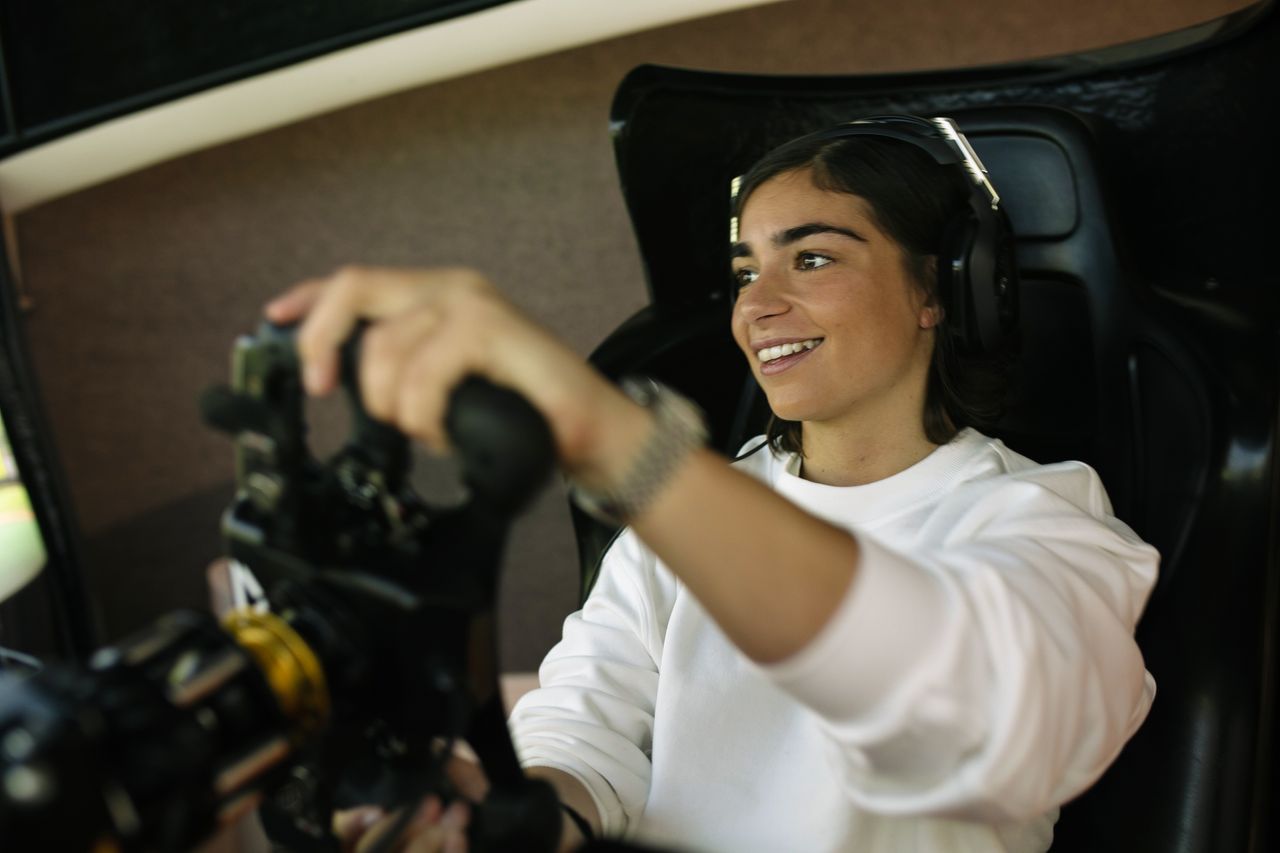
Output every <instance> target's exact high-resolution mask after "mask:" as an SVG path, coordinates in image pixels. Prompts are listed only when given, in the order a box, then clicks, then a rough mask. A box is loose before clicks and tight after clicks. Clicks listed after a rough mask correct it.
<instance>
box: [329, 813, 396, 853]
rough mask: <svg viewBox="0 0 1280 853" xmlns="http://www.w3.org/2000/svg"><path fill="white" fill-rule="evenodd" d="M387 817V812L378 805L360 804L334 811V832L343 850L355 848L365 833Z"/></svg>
mask: <svg viewBox="0 0 1280 853" xmlns="http://www.w3.org/2000/svg"><path fill="white" fill-rule="evenodd" d="M385 817H386V812H384V811H383V810H382V809H380V808H378V807H377V806H360V807H358V808H354V809H346V810H344V811H339V812H334V814H333V827H332V828H333V834H334V835H336V836H338V841H340V842H341V843H342V849H343V850H346V851H350V850H354V849H355V846H356V844H357V843H358V842H359V841H360V839H361V838H362V837H363V836H364V835H365V833H367V832H368V831H369V829H370V828H371V827H373V826H374V825H375V824H376V823H377V822H378V821H380V820H382V819H383V818H385Z"/></svg>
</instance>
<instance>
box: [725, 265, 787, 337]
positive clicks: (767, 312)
mask: <svg viewBox="0 0 1280 853" xmlns="http://www.w3.org/2000/svg"><path fill="white" fill-rule="evenodd" d="M790 308H791V303H790V302H789V301H788V300H787V298H786V288H785V284H784V283H783V282H782V281H781V279H780V278H779V277H777V276H771V275H766V274H765V273H764V271H763V270H762V271H761V272H760V274H759V277H758V278H756V280H755V281H753V282H751V284H749V285H747V286H746V287H744V288H742V289H740V290H739V291H738V297H737V301H736V302H735V303H734V306H733V309H734V312H735V313H737V314H738V316H739V317H740V318H741V319H742V320H744V321H746V322H747V323H752V324H755V323H759V322H760V321H762V320H766V319H768V318H769V317H775V316H779V315H782V314H785V313H787V311H789V310H790Z"/></svg>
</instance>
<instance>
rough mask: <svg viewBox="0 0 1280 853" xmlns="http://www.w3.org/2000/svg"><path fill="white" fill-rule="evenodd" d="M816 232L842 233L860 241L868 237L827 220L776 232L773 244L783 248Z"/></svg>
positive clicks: (865, 240) (862, 241)
mask: <svg viewBox="0 0 1280 853" xmlns="http://www.w3.org/2000/svg"><path fill="white" fill-rule="evenodd" d="M814 234H841V235H843V236H845V237H848V238H849V239H851V240H857V241H858V242H859V243H865V242H867V238H866V237H863V236H862V235H861V234H859V233H857V232H856V231H850V230H849V229H848V228H841V227H840V226H839V225H828V224H827V223H825V222H806V223H805V224H804V225H797V226H796V227H795V228H788V229H787V230H786V231H780V232H778V233H777V234H774V235H773V245H775V246H777V247H778V248H779V249H781V248H782V247H783V246H789V245H791V244H792V243H795V242H796V241H798V240H803V239H804V238H805V237H810V236H812V235H814Z"/></svg>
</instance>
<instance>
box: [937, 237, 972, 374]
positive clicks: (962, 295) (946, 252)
mask: <svg viewBox="0 0 1280 853" xmlns="http://www.w3.org/2000/svg"><path fill="white" fill-rule="evenodd" d="M977 232H978V226H977V222H975V221H974V219H973V217H971V216H968V215H964V216H957V217H954V218H953V219H952V220H951V221H950V222H948V223H947V227H946V229H945V230H943V232H942V245H941V247H940V248H939V250H938V300H939V302H940V303H941V305H942V306H943V308H944V309H945V310H946V316H945V320H946V325H947V326H948V327H949V328H950V335H951V339H952V341H953V343H954V344H955V346H956V348H957V349H958V350H959V351H961V352H974V351H975V350H977V349H980V347H981V338H980V337H979V336H978V330H977V328H976V325H975V323H976V318H975V317H974V312H973V300H972V298H971V292H972V289H973V269H972V257H971V256H972V254H973V247H974V243H975V242H976V240H977V236H978V233H977Z"/></svg>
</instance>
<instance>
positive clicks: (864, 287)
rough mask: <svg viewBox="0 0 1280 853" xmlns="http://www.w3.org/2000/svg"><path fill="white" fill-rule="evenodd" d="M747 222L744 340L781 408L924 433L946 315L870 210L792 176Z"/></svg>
mask: <svg viewBox="0 0 1280 853" xmlns="http://www.w3.org/2000/svg"><path fill="white" fill-rule="evenodd" d="M738 226H739V227H738V239H739V240H740V241H741V242H740V243H737V244H735V246H734V248H733V254H734V259H733V268H734V274H735V276H736V278H737V280H738V287H739V291H738V301H737V304H736V305H735V307H734V312H733V336H734V339H735V340H736V341H737V342H738V346H739V347H741V348H742V350H743V352H744V353H745V354H746V357H747V360H748V361H749V362H750V364H751V369H752V371H753V372H754V373H755V376H756V379H757V380H758V381H759V382H760V386H761V387H762V388H763V389H764V392H765V394H766V396H767V397H768V398H769V405H770V406H771V408H772V409H773V411H774V413H775V414H776V415H777V416H778V417H780V418H784V419H786V420H792V421H805V422H808V423H833V424H850V425H853V424H857V423H862V424H865V425H869V426H876V427H879V428H884V427H886V426H896V425H898V424H903V425H910V426H911V427H912V428H914V429H921V426H920V425H921V418H922V413H923V406H924V389H925V382H926V380H927V377H928V370H929V360H930V357H931V355H932V352H933V338H934V332H933V327H934V326H936V325H937V321H938V318H939V315H938V311H937V310H936V308H934V307H933V306H932V305H930V304H926V303H927V298H926V295H925V293H924V291H923V289H922V288H921V287H920V286H919V285H917V284H916V283H915V282H914V281H913V280H912V279H911V277H910V276H909V274H908V272H907V269H906V265H905V263H904V255H903V251H902V248H901V247H900V246H899V245H898V244H897V243H895V242H894V241H893V240H892V239H891V238H890V237H889V236H888V235H887V234H885V233H884V232H883V231H881V230H880V228H879V227H878V226H877V225H876V222H875V219H874V217H873V216H872V212H871V207H870V205H868V204H867V202H866V201H865V200H863V199H862V198H861V197H859V196H855V195H850V194H847V193H839V192H830V191H827V190H822V189H819V188H817V187H815V186H814V185H813V181H812V179H811V176H810V173H809V171H808V170H800V171H795V172H785V173H783V174H781V175H778V176H777V177H774V178H772V179H770V180H769V181H766V182H765V183H763V184H761V185H760V186H759V187H758V188H757V189H756V190H755V192H754V193H752V195H751V197H750V198H748V199H747V202H746V206H745V207H744V208H743V211H742V215H741V217H740V220H739V223H738Z"/></svg>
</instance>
